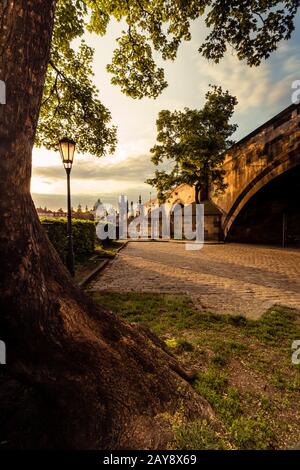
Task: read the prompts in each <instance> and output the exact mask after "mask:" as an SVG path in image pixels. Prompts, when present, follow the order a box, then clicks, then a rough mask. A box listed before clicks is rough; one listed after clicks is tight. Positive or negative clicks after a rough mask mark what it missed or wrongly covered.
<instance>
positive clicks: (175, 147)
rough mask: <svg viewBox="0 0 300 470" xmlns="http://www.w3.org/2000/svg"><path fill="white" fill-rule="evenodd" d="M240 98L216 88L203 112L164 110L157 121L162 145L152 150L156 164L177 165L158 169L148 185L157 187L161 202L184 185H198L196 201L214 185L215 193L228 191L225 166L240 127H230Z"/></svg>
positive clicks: (212, 89) (233, 125)
mask: <svg viewBox="0 0 300 470" xmlns="http://www.w3.org/2000/svg"><path fill="white" fill-rule="evenodd" d="M236 104H237V99H236V98H235V97H233V96H231V95H230V94H229V92H228V91H226V92H223V91H222V88H221V87H216V86H212V87H211V90H210V91H209V92H208V93H207V94H206V103H205V105H204V106H203V108H202V109H200V110H197V109H188V108H185V110H184V111H174V112H173V113H172V112H170V111H161V112H160V113H159V116H158V120H157V131H158V134H157V140H158V142H159V144H157V145H155V146H154V147H153V148H152V149H151V153H153V157H152V162H153V163H154V164H155V165H159V164H164V163H165V161H166V160H170V161H171V162H173V168H172V170H171V171H170V172H169V173H167V171H166V170H157V171H156V172H155V176H154V178H152V179H148V180H147V183H148V184H151V185H152V186H155V187H156V189H157V191H158V198H159V199H160V200H164V199H166V196H167V194H168V192H169V191H170V190H172V189H174V188H175V187H176V186H178V185H179V184H181V183H187V184H189V185H193V186H195V193H196V202H199V192H200V190H204V191H205V193H206V194H208V192H209V189H210V188H211V186H213V187H214V191H215V192H222V191H224V190H225V189H226V185H225V183H224V181H223V178H224V170H223V168H222V164H223V161H224V158H225V152H226V150H228V148H229V147H231V146H232V144H233V141H232V140H231V139H230V137H231V136H232V134H233V133H234V132H235V131H236V129H237V125H236V124H230V119H231V117H232V115H233V112H234V107H235V106H236Z"/></svg>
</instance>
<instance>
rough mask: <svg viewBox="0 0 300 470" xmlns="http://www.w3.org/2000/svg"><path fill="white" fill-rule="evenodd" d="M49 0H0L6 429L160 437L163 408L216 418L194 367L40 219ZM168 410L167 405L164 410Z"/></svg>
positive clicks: (11, 443) (19, 439)
mask: <svg viewBox="0 0 300 470" xmlns="http://www.w3.org/2000/svg"><path fill="white" fill-rule="evenodd" d="M54 10H55V1H54V0H7V1H2V3H1V4H0V40H1V43H0V51H1V54H0V79H1V80H4V81H5V83H6V86H7V104H6V105H2V106H1V105H0V184H1V199H0V220H1V235H0V259H1V264H0V276H1V303H0V312H1V315H0V339H1V340H4V341H5V342H6V346H7V366H2V368H1V370H0V374H1V376H0V384H1V387H0V408H1V420H2V423H1V427H0V440H1V441H6V442H7V446H8V447H20V448H58V447H60V448H81V449H84V448H144V447H146V448H158V447H163V446H164V445H165V444H166V442H167V441H168V439H169V438H170V434H169V428H168V425H167V422H166V420H165V419H163V418H162V413H164V412H168V413H170V415H172V414H173V413H174V412H176V411H178V410H179V409H180V410H183V411H184V413H185V414H186V415H187V416H189V417H190V418H192V417H199V416H200V417H206V418H208V419H213V416H212V413H211V410H210V408H209V406H208V405H207V403H206V402H205V401H203V400H202V399H201V398H199V397H198V396H197V395H196V394H195V393H194V391H193V389H192V387H191V386H190V385H189V384H188V379H189V378H190V377H189V374H188V373H187V372H186V371H185V370H183V369H182V367H181V366H180V365H179V364H178V363H177V362H176V360H175V359H174V358H173V357H171V356H170V355H169V354H168V353H167V352H166V351H165V350H164V349H163V347H162V345H161V344H160V342H159V341H158V340H157V339H156V338H155V337H152V336H151V334H150V333H148V332H147V331H145V330H143V329H140V328H138V327H136V326H132V325H130V324H128V323H126V322H124V321H122V320H120V319H119V318H117V317H116V316H114V315H113V314H112V313H110V312H106V311H104V310H99V309H97V307H96V306H95V305H93V304H92V303H91V302H90V301H89V300H88V299H86V298H85V297H83V294H82V293H81V292H80V291H79V290H78V289H77V288H76V287H75V286H74V285H73V282H72V279H71V278H70V276H69V274H68V272H67V271H66V269H65V268H64V266H63V265H62V264H61V262H60V260H59V258H58V255H57V253H56V251H55V250H54V248H53V247H52V245H51V244H50V242H49V240H48V238H47V236H46V235H45V234H44V231H43V229H42V227H41V225H40V222H39V220H38V217H37V214H36V211H35V208H34V205H33V202H32V199H31V196H30V177H31V152H32V147H33V142H34V135H35V130H36V125H37V119H38V112H39V108H40V102H41V97H42V89H43V83H44V79H45V72H46V67H47V61H48V56H49V45H50V40H51V32H52V26H53V18H54ZM164 416H166V414H165V415H164Z"/></svg>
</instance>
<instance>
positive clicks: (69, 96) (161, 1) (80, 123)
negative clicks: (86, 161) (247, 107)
mask: <svg viewBox="0 0 300 470" xmlns="http://www.w3.org/2000/svg"><path fill="white" fill-rule="evenodd" d="M299 4H300V1H299V0H286V1H284V2H281V1H277V0H234V1H233V0H151V1H149V0H114V1H109V0H58V4H57V10H56V20H55V27H54V36H53V41H52V49H51V58H50V61H49V66H48V73H47V79H46V83H45V88H44V98H43V103H42V107H41V113H40V120H39V126H38V133H37V139H36V143H37V145H44V146H46V147H47V148H56V143H57V139H58V138H59V137H61V136H62V135H63V134H67V135H68V136H70V137H72V138H76V142H77V148H78V150H79V151H80V152H89V153H91V154H94V155H96V156H101V155H104V154H105V153H107V152H113V151H114V149H115V145H116V128H115V127H114V126H113V125H111V115H110V112H109V110H108V109H107V108H106V107H105V106H104V105H103V104H102V103H101V101H100V100H99V96H98V90H97V87H96V86H95V85H94V83H93V71H92V63H93V54H94V50H93V48H92V47H91V46H88V45H87V44H86V43H85V42H84V39H83V36H84V34H85V32H93V33H96V34H98V35H100V36H103V35H105V33H106V31H107V27H108V25H109V23H110V21H111V20H113V19H114V20H117V21H119V22H120V29H121V30H122V31H121V33H120V37H119V38H118V39H117V44H116V49H115V51H114V53H113V57H112V62H111V64H109V65H108V66H107V70H108V72H109V73H111V74H112V83H113V84H115V85H118V86H119V87H120V88H121V90H122V92H124V93H125V94H127V95H128V96H130V97H132V98H137V99H141V98H143V97H154V98H156V97H157V96H158V95H159V94H160V93H161V92H162V91H163V90H164V89H165V88H166V86H167V82H166V79H165V75H164V70H163V68H161V67H159V66H158V65H157V63H156V61H155V59H154V57H155V54H159V55H161V57H162V59H163V60H174V59H175V58H176V54H177V51H178V47H179V45H180V43H181V42H182V41H188V40H190V39H191V32H190V26H191V22H192V21H193V20H196V19H197V18H199V17H203V18H204V19H205V23H206V26H208V28H209V30H210V32H209V34H208V36H207V38H206V39H205V41H204V43H203V44H202V45H200V48H199V51H200V52H201V53H202V54H203V55H204V56H205V57H206V58H208V59H210V60H213V61H215V62H218V61H219V60H220V59H221V58H222V57H223V56H224V54H225V52H226V50H227V48H228V47H232V48H233V49H234V50H235V51H236V53H237V56H238V58H239V59H241V60H246V61H247V63H248V64H249V65H250V66H257V65H259V64H260V62H261V61H262V60H264V59H266V58H268V57H269V55H270V54H271V52H273V51H274V50H275V49H276V48H277V47H278V44H279V42H280V41H281V40H283V39H289V38H290V37H291V34H292V31H293V30H294V19H295V15H296V12H297V9H298V7H299ZM75 40H76V41H75ZM78 44H79V46H78Z"/></svg>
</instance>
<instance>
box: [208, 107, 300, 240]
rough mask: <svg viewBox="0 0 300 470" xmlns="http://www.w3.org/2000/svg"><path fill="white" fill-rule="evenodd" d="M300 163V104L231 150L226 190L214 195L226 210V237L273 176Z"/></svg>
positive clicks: (224, 224) (219, 206)
mask: <svg viewBox="0 0 300 470" xmlns="http://www.w3.org/2000/svg"><path fill="white" fill-rule="evenodd" d="M299 165H300V104H298V105H292V106H290V107H288V108H287V109H285V110H284V111H282V112H281V113H280V114H278V115H277V116H275V117H274V118H273V119H271V120H270V121H268V122H267V123H265V124H264V125H262V126H261V127H259V128H258V129H256V130H255V131H253V132H252V133H251V134H250V135H248V136H247V137H245V138H244V139H242V140H241V141H240V142H238V143H237V144H236V145H235V146H234V147H233V148H232V149H231V152H230V153H228V155H227V157H226V159H225V162H224V170H225V172H226V173H225V183H227V184H228V187H227V189H226V191H225V193H224V194H222V195H220V196H218V197H214V198H213V201H214V202H215V204H216V205H217V207H218V208H219V209H220V210H221V212H222V229H223V233H224V238H225V240H226V239H227V240H230V238H231V237H230V235H231V232H232V231H233V230H234V227H235V224H236V223H237V221H238V220H239V219H240V214H241V213H242V212H243V211H245V208H247V207H248V205H249V204H250V203H251V201H252V199H253V198H255V197H256V195H257V194H258V193H259V192H260V191H261V190H262V189H263V188H265V187H267V186H268V185H270V184H271V183H272V181H273V180H274V181H277V180H278V178H280V176H282V175H285V174H290V175H292V172H293V170H294V169H295V170H296V169H297V168H299ZM276 184H277V183H276ZM285 184H287V183H286V182H285ZM278 187H279V186H278ZM299 188H300V180H299ZM299 198H300V190H299ZM299 200H300V199H299ZM260 201H261V199H260ZM299 205H300V204H299ZM299 214H300V210H299ZM252 215H253V211H252Z"/></svg>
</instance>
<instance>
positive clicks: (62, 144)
mask: <svg viewBox="0 0 300 470" xmlns="http://www.w3.org/2000/svg"><path fill="white" fill-rule="evenodd" d="M75 145H76V144H75V142H74V141H73V140H71V139H67V138H64V139H61V140H60V141H59V152H60V156H61V159H62V162H63V165H64V167H65V170H66V173H67V191H68V228H67V230H68V253H67V267H68V270H69V272H70V274H71V276H72V277H74V276H75V266H74V265H75V263H74V251H73V236H72V209H71V189H70V175H71V170H72V164H73V160H74V153H75Z"/></svg>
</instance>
